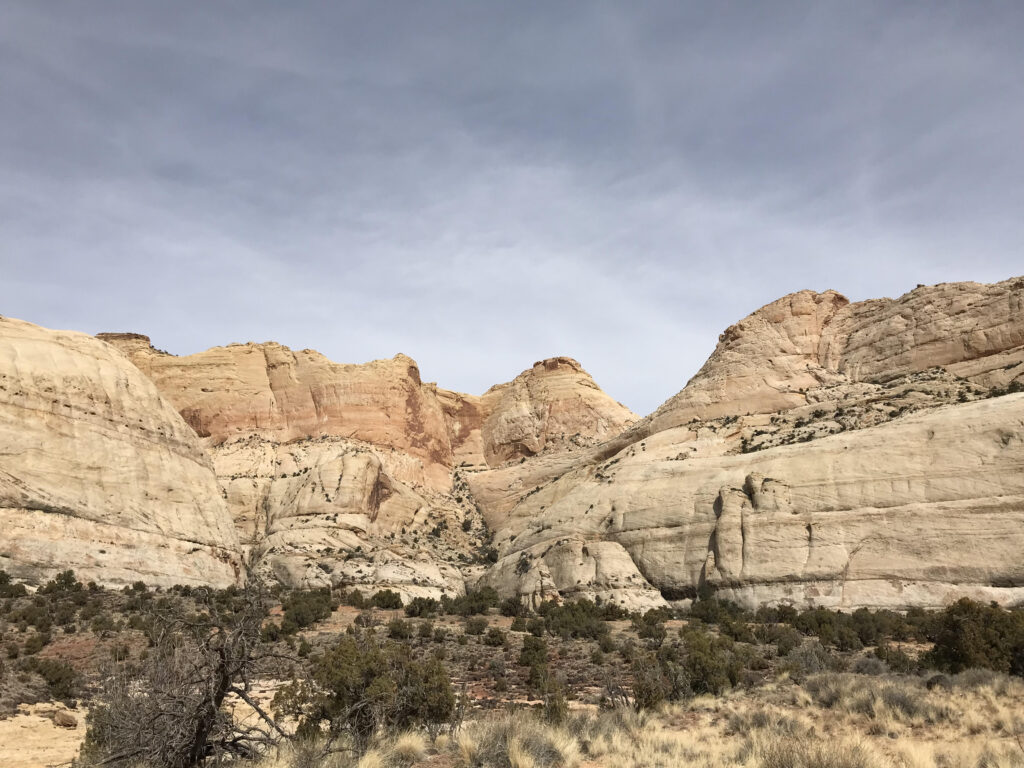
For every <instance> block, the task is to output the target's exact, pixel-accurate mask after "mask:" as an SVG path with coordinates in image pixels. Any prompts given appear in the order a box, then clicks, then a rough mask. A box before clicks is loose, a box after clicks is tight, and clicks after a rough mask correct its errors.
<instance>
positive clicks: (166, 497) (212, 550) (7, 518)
mask: <svg viewBox="0 0 1024 768" xmlns="http://www.w3.org/2000/svg"><path fill="white" fill-rule="evenodd" d="M0 523H2V526H3V534H2V536H0V569H4V570H6V571H8V572H9V573H12V574H14V575H15V576H17V577H20V578H24V579H26V580H28V581H30V582H34V583H38V582H40V581H43V580H45V579H47V578H49V577H50V576H52V575H53V574H55V573H57V572H59V571H62V570H64V569H67V568H71V569H73V570H74V571H75V573H76V574H77V575H78V576H79V578H81V579H82V580H83V581H89V580H93V581H96V582H99V583H104V584H111V585H117V584H126V583H130V582H133V581H136V580H140V579H141V580H143V581H146V582H148V583H151V584H160V585H165V586H170V585H173V584H210V585H215V586H221V587H223V586H228V585H230V584H233V583H235V582H236V580H237V579H238V578H239V577H240V576H241V575H242V558H241V553H240V549H239V544H238V537H237V535H236V533H235V528H234V526H233V524H232V520H231V517H230V515H229V514H228V510H227V506H226V505H225V503H224V501H223V499H222V498H221V494H220V489H219V488H218V486H217V480H216V477H215V475H214V472H213V467H212V464H211V462H210V459H209V457H208V456H207V454H206V452H205V451H204V450H203V447H202V446H201V445H200V443H199V440H198V438H197V437H196V435H195V433H194V432H193V430H192V429H191V428H190V427H189V426H188V425H187V424H186V423H185V422H184V421H183V420H182V418H181V417H180V416H179V415H178V413H177V412H176V410H175V409H174V408H173V407H172V406H171V405H170V404H168V403H167V402H166V401H165V400H164V399H163V398H162V397H161V396H160V394H159V392H158V391H157V388H156V387H155V386H154V385H153V383H152V382H151V381H149V379H147V378H146V377H145V376H143V375H142V374H141V373H140V372H139V370H138V369H137V368H136V367H135V366H133V365H132V364H131V363H130V362H128V360H126V359H125V358H124V357H123V356H122V355H120V354H119V353H117V352H116V351H115V350H114V349H112V348H111V347H109V346H108V345H106V344H104V343H102V342H100V341H97V340H96V339H94V338H93V337H91V336H88V335H86V334H83V333H70V332H64V331H51V330H47V329H45V328H40V327H39V326H35V325H32V324H30V323H26V322H22V321H20V320H13V319H10V318H0Z"/></svg>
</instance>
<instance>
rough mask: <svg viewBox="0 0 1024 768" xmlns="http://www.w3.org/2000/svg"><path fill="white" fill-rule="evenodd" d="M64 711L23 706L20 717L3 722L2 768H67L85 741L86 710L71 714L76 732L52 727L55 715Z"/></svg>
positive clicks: (54, 707)
mask: <svg viewBox="0 0 1024 768" xmlns="http://www.w3.org/2000/svg"><path fill="white" fill-rule="evenodd" d="M57 709H63V707H59V706H57V705H53V704H36V705H33V706H23V707H21V708H20V709H19V711H18V714H16V715H15V716H14V717H11V718H8V719H6V720H0V766H3V768H51V766H67V765H70V764H71V761H72V760H73V759H74V757H75V756H76V755H77V754H78V747H79V745H81V743H82V739H84V738H85V710H84V709H82V708H79V709H76V710H74V711H73V712H71V714H72V715H73V716H74V717H75V719H76V720H77V721H78V726H77V727H76V728H60V727H58V726H56V725H54V724H53V720H52V719H51V718H52V717H53V713H54V712H55V711H56V710H57Z"/></svg>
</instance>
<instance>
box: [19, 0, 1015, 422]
mask: <svg viewBox="0 0 1024 768" xmlns="http://www.w3.org/2000/svg"><path fill="white" fill-rule="evenodd" d="M2 10H3V12H4V19H5V23H4V25H2V27H0V66H2V67H3V71H4V77H3V78H2V79H0V99H2V102H3V103H4V105H5V119H4V120H3V121H0V227H2V229H3V233H4V237H3V240H2V241H0V267H2V270H3V280H2V282H0V312H2V313H4V314H8V315H12V316H17V317H23V318H25V319H27V320H31V321H33V322H37V323H40V324H43V325H47V326H51V327H63V328H76V329H80V330H85V331H88V332H99V331H104V330H135V331H140V332H143V333H148V334H149V335H151V336H152V338H153V340H154V343H155V344H156V345H157V346H159V347H162V348H165V349H169V350H170V351H172V352H175V353H179V354H187V353H191V352H195V351H198V350H200V349H204V348H206V347H208V346H212V345H215V344H223V343H228V342H231V341H248V340H254V341H262V340H267V339H274V340H277V341H280V342H282V343H286V344H288V345H290V346H293V347H296V348H304V347H313V348H316V349H319V350H320V351H322V352H323V353H324V354H326V355H328V356H329V357H331V358H333V359H336V360H340V361H346V362H360V361H364V360H369V359H373V358H379V357H388V356H391V355H393V354H394V353H396V352H398V351H402V352H405V353H406V354H409V355H411V356H413V357H414V358H416V359H417V360H418V361H419V363H420V367H421V370H422V372H423V375H424V376H425V377H426V378H427V379H431V380H436V381H438V382H439V383H440V384H441V385H442V386H445V387H450V388H455V389H460V390H463V391H469V392H482V391H484V390H485V389H487V387H489V386H490V385H491V384H494V383H496V382H498V381H502V380H507V379H509V378H511V377H513V376H515V375H516V374H517V373H518V372H519V371H521V370H522V369H524V368H525V367H527V366H529V365H530V364H531V363H532V362H533V361H534V360H536V359H539V358H541V357H546V356H550V355H556V354H568V355H572V356H574V357H576V358H578V359H579V360H580V361H581V362H582V363H583V364H584V365H585V366H586V367H587V368H588V370H590V371H591V373H593V374H594V376H595V378H596V379H597V381H598V382H599V383H600V384H601V385H602V387H604V388H605V389H606V390H607V391H608V392H609V393H610V394H612V395H613V396H614V397H615V398H616V399H618V400H621V401H622V402H624V403H625V404H627V405H628V406H630V407H631V408H633V409H634V410H636V411H638V412H641V413H646V412H649V411H651V410H653V409H654V408H655V407H656V406H657V405H658V404H659V403H660V402H661V401H663V400H664V399H666V398H667V397H669V396H671V395H672V394H674V393H675V392H676V391H677V390H678V389H679V388H681V387H682V386H683V384H684V383H685V381H686V380H687V379H688V378H689V377H690V376H691V375H692V374H693V373H694V372H695V371H696V370H697V368H699V366H700V365H701V363H702V362H703V360H704V359H705V358H706V356H707V355H708V354H709V353H710V351H711V350H712V349H713V347H714V343H715V341H716V339H717V336H718V334H719V333H720V332H721V331H722V330H723V329H724V328H725V327H726V326H727V325H729V324H730V323H732V322H735V321H736V320H738V319H739V318H741V317H742V316H744V315H745V314H747V313H748V312H750V311H752V310H754V309H756V308H757V307H758V306H760V305H762V304H764V303H766V302H768V301H771V300H772V299H774V298H777V297H778V296H780V295H782V294H785V293H788V292H790V291H794V290H799V289H801V288H805V287H810V288H815V289H818V290H824V289H826V288H835V289H837V290H840V291H842V292H843V293H846V294H847V295H848V296H849V297H850V298H852V299H855V300H856V299H864V298H870V297H875V296H884V295H899V294H901V293H903V292H904V291H906V290H909V289H911V288H913V287H914V286H915V285H916V284H917V283H933V282H940V281H947V280H963V279H974V280H983V281H992V280H999V279H1003V278H1005V277H1008V276H1010V275H1013V274H1019V273H1024V259H1022V257H1021V256H1020V254H1021V246H1022V244H1024V220H1022V219H1021V217H1020V210H1022V207H1024V205H1022V204H1024V191H1022V190H1024V159H1022V157H1021V153H1020V152H1019V146H1018V145H1019V137H1020V136H1021V135H1024V81H1022V80H1021V78H1020V76H1019V73H1020V72H1021V71H1024V54H1022V53H1021V50H1020V47H1019V44H1018V41H1019V39H1020V38H1021V36H1022V33H1024V11H1022V10H1020V9H1018V8H1016V7H1015V6H1011V5H1005V6H999V7H997V6H990V7H988V9H987V12H986V11H983V10H981V9H980V8H977V7H973V6H972V7H971V8H969V9H964V8H960V7H957V6H952V5H950V6H946V7H938V6H935V7H929V8H927V9H914V8H912V7H904V8H900V9H894V8H892V6H891V5H889V4H882V3H878V4H874V3H857V4H840V3H819V4H814V5H813V6H806V4H802V3H800V4H797V3H793V4H788V3H781V4H778V3H773V4H771V6H770V7H769V6H764V7H763V8H762V7H751V6H750V5H749V4H735V5H733V4H729V3H723V4H716V5H715V6H714V7H713V9H709V8H708V7H707V6H706V5H705V4H681V3H660V4H659V3H654V4H650V5H646V6H644V8H643V9H635V8H631V9H629V11H628V12H627V11H626V10H624V8H623V7H622V6H617V5H614V4H605V3H586V4H583V3H581V4H563V5H558V6H552V5H551V4H535V5H532V4H523V3H511V2H509V3H489V4H486V5H480V4H475V3H467V4H458V3H457V4H449V3H444V4H440V3H438V4H434V3H420V2H416V3H388V4H379V3H346V4H337V3H318V2H305V3H303V2H300V3H289V4H280V3H272V2H259V3H250V2H247V3H233V2H224V3H217V4H211V3H201V2H198V1H197V2H182V3H174V4H139V3H134V2H127V1H125V2H111V3H106V4H104V5H103V7H102V9H97V8H96V7H95V6H93V7H89V8H87V7H85V6H83V5H82V4H79V3H73V2H53V3H46V4H34V3H16V2H3V3H2Z"/></svg>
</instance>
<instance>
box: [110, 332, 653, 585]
mask: <svg viewBox="0 0 1024 768" xmlns="http://www.w3.org/2000/svg"><path fill="white" fill-rule="evenodd" d="M100 338H102V339H103V340H104V341H107V342H109V343H110V344H113V345H115V346H117V347H118V348H119V349H121V351H122V352H124V353H125V354H126V355H127V356H128V357H129V358H130V359H131V360H132V361H133V362H134V363H135V364H136V365H137V366H138V367H139V368H140V369H141V370H142V371H144V372H145V373H146V374H147V375H148V376H149V377H150V378H151V379H152V380H153V382H154V383H155V384H156V385H157V387H158V388H159V389H160V391H161V392H162V393H163V394H164V396H165V397H166V398H167V399H168V400H170V401H171V402H173V403H174V404H175V406H176V407H177V408H178V409H179V411H180V412H181V415H182V416H183V417H184V418H185V420H186V421H188V423H189V424H191V425H192V427H193V428H194V429H195V431H196V433H197V434H198V435H199V436H200V438H201V440H202V443H203V444H204V446H205V447H206V450H207V451H208V452H209V454H210V456H211V457H212V460H213V464H214V466H215V468H216V472H217V477H218V478H219V481H220V485H221V487H222V489H223V492H224V496H225V498H226V500H227V503H228V507H229V508H230V510H231V513H232V516H233V518H234V520H235V522H236V525H237V527H238V532H239V535H240V537H241V540H242V542H243V543H244V544H245V545H246V546H247V547H248V548H249V550H250V551H251V552H253V553H254V554H256V555H258V556H259V561H260V563H261V564H262V565H263V566H264V567H265V568H266V569H267V570H268V571H269V572H272V573H273V574H274V575H275V576H276V577H277V578H278V579H279V580H281V581H282V582H284V583H286V584H291V585H302V586H328V585H333V586H339V585H346V586H351V585H359V586H362V587H364V588H366V589H369V590H374V589H378V588H389V589H394V590H396V591H398V592H400V593H401V594H403V595H405V596H407V597H413V596H432V597H438V596H440V595H441V594H442V593H446V592H447V593H449V594H451V593H458V592H461V591H462V590H463V588H464V586H463V575H462V572H461V571H460V567H463V568H464V567H465V566H466V565H467V563H468V562H470V561H471V560H472V559H474V558H475V557H477V556H478V554H477V553H479V552H480V551H482V549H483V547H484V546H485V541H484V537H485V536H486V533H487V532H486V530H485V528H484V526H483V523H482V521H481V519H480V512H479V510H478V509H477V507H476V505H475V504H474V503H473V500H472V498H471V496H470V494H469V491H468V489H465V488H463V489H462V490H460V486H464V483H463V481H462V480H461V475H462V473H463V472H466V471H469V468H478V469H481V468H482V469H486V468H488V467H490V466H494V465H500V464H502V463H506V462H509V461H511V460H514V459H523V458H525V457H526V456H532V455H534V454H541V453H545V454H551V453H559V452H566V451H571V450H573V449H574V448H576V447H578V446H580V445H585V444H590V443H594V442H597V441H599V440H600V439H603V438H605V437H608V436H611V435H614V434H617V433H618V432H619V431H621V429H622V428H623V427H625V426H626V425H628V424H630V423H632V422H633V421H635V419H636V416H635V415H634V414H633V413H631V412H630V411H629V410H628V409H626V408H625V407H624V406H622V405H620V404H619V403H616V402H615V401H614V400H612V399H611V398H610V397H608V396H607V395H606V394H605V393H604V392H602V391H601V390H600V389H599V388H598V387H597V385H596V384H595V383H594V382H593V379H591V378H590V376H589V375H588V374H587V373H586V372H585V371H584V370H583V368H582V367H581V366H580V365H579V363H577V362H576V361H575V360H572V359H570V358H552V359H550V360H544V361H541V362H539V363H536V364H535V365H534V366H533V368H532V369H530V370H528V371H526V372H524V373H523V374H522V375H520V376H519V377H517V378H516V379H515V380H514V381H513V382H511V383H509V384H503V385H499V386H496V387H493V388H492V389H491V390H489V391H488V392H487V393H485V394H484V395H483V396H480V397H477V396H473V395H464V394H461V393H457V392H449V391H447V390H442V389H438V387H437V386H436V385H435V384H425V383H423V382H422V381H421V380H420V374H419V368H418V366H417V365H416V363H415V362H414V361H413V360H412V359H410V358H408V357H406V356H405V355H396V356H395V357H394V358H392V359H391V360H375V361H373V362H370V363H366V364H364V365H341V364H337V363H333V362H331V361H330V360H328V359H327V358H325V357H324V356H323V355H320V354H319V353H317V352H313V351H311V350H303V351H301V352H294V351H292V350H290V349H288V348H287V347H283V346H281V345H279V344H274V343H266V344H233V345H230V346H227V347H215V348H213V349H210V350H207V351H206V352H201V353H198V354H195V355H190V356H188V357H175V356H173V355H168V354H166V353H163V352H160V351H159V350H156V349H154V348H153V347H152V345H151V344H150V341H149V339H148V338H147V337H145V336H141V335H139V334H124V333H122V334H100Z"/></svg>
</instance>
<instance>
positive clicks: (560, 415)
mask: <svg viewBox="0 0 1024 768" xmlns="http://www.w3.org/2000/svg"><path fill="white" fill-rule="evenodd" d="M481 400H482V403H481V406H482V407H481V410H482V412H483V413H485V414H486V418H485V420H484V422H483V425H482V428H481V434H482V438H483V453H484V459H485V460H486V462H487V465H488V466H491V467H494V466H498V465H500V464H502V463H504V462H507V461H510V460H516V459H523V458H529V457H531V456H536V455H538V454H541V453H545V452H552V451H559V450H572V449H573V448H579V447H583V446H587V445H593V444H595V443H597V442H600V441H602V440H606V439H608V438H610V437H613V436H614V435H617V434H618V433H619V432H621V431H622V430H623V429H625V428H626V427H628V426H629V425H630V424H632V423H634V422H635V421H636V420H637V417H636V414H634V413H633V412H632V411H630V410H629V409H628V408H626V406H624V405H622V404H621V403H617V402H615V401H614V400H612V399H611V398H610V397H609V396H608V395H606V394H605V393H604V392H603V391H601V389H600V387H598V386H597V384H596V383H595V382H594V380H593V379H592V378H591V377H590V374H588V373H587V372H586V371H584V370H583V367H582V366H581V365H580V364H579V363H578V362H576V361H575V360H573V359H572V358H569V357H554V358H549V359H547V360H542V361H540V362H539V363H534V365H533V368H532V369H530V370H528V371H524V372H523V373H522V374H520V375H519V376H517V377H516V378H515V379H514V380H513V381H511V382H509V383H508V384H499V385H498V386H496V387H492V388H491V389H490V390H488V391H487V393H486V394H485V395H484V396H483V398H481Z"/></svg>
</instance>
